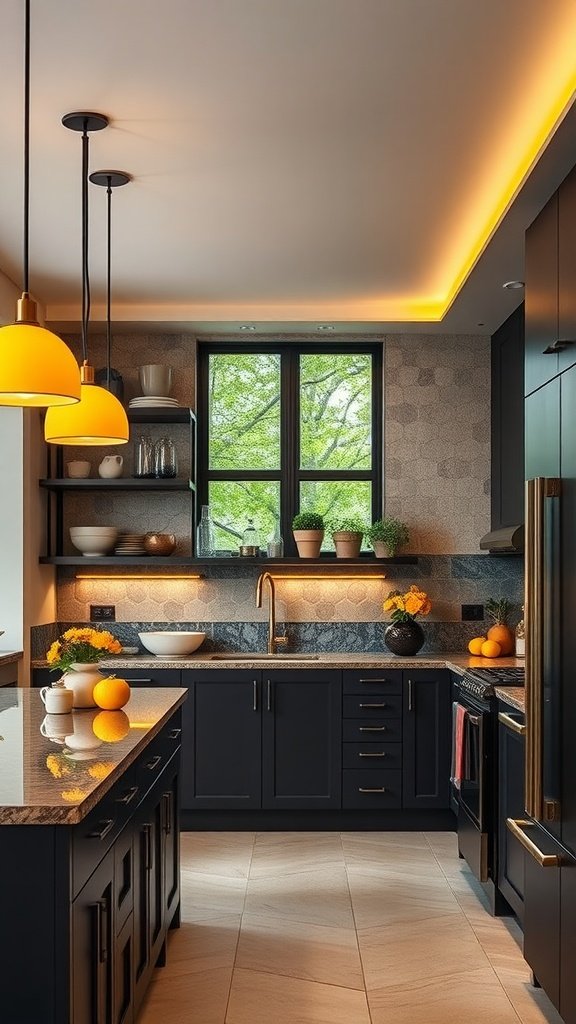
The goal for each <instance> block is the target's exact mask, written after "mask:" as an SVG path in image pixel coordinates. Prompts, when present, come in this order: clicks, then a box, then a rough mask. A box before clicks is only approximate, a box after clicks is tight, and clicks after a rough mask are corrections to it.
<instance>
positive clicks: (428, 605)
mask: <svg viewBox="0 0 576 1024" xmlns="http://www.w3.org/2000/svg"><path fill="white" fill-rule="evenodd" d="M383 607H384V611H385V612H391V613H392V614H391V616H390V618H391V619H392V622H391V623H390V625H389V626H388V627H387V629H386V632H385V633H384V643H385V644H386V647H387V648H388V650H389V651H392V653H393V654H399V655H403V656H405V657H406V656H409V655H414V654H417V653H418V651H419V650H420V648H421V647H422V646H423V644H424V639H425V637H424V633H423V631H422V627H421V626H420V623H418V622H416V616H417V615H429V613H430V611H431V610H432V602H431V600H430V598H429V597H428V595H427V594H425V593H424V591H423V590H420V588H419V587H417V586H415V585H414V584H412V586H411V587H410V590H407V591H406V593H405V594H402V593H401V592H400V591H399V590H391V591H390V593H389V594H388V597H387V598H386V600H385V601H384V606H383Z"/></svg>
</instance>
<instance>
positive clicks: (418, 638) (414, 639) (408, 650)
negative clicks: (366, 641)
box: [384, 619, 425, 658]
mask: <svg viewBox="0 0 576 1024" xmlns="http://www.w3.org/2000/svg"><path fill="white" fill-rule="evenodd" d="M424 639H425V637H424V632H423V630H422V626H421V625H420V623H419V622H415V621H414V619H412V620H411V621H410V622H392V623H391V624H390V625H389V626H387V627H386V631H385V633H384V643H385V644H386V647H387V648H388V650H389V651H392V654H399V655H400V656H401V657H404V658H408V657H411V656H412V655H414V654H418V651H419V650H420V648H421V647H422V646H423V644H424Z"/></svg>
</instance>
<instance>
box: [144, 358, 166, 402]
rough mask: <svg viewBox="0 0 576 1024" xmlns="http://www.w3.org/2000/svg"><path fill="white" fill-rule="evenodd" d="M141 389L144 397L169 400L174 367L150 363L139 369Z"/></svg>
mask: <svg viewBox="0 0 576 1024" xmlns="http://www.w3.org/2000/svg"><path fill="white" fill-rule="evenodd" d="M139 376H140V387H141V388H142V394H143V395H150V396H152V395H153V396H154V397H155V398H167V397H168V395H169V394H170V391H171V390H172V367H171V366H163V365H161V364H160V363H149V364H148V366H141V367H140V368H139Z"/></svg>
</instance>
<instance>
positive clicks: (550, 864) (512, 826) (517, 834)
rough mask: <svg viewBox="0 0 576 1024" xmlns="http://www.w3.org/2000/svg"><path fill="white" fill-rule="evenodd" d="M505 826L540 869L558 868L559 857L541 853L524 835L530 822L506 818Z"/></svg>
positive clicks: (553, 854)
mask: <svg viewBox="0 0 576 1024" xmlns="http://www.w3.org/2000/svg"><path fill="white" fill-rule="evenodd" d="M506 825H507V827H508V829H509V830H510V832H511V833H512V835H513V836H514V838H515V839H517V840H518V842H519V843H521V845H522V846H523V847H524V849H525V850H528V853H529V854H530V856H531V857H534V860H535V861H537V863H538V864H539V865H540V867H541V868H557V867H560V857H558V856H557V854H555V853H542V850H541V849H540V848H539V847H538V846H536V843H535V842H533V840H532V839H530V837H529V836H527V835H526V833H525V831H524V829H525V828H527V827H530V826H531V825H532V822H531V821H524V820H522V819H521V820H520V821H514V819H513V818H506Z"/></svg>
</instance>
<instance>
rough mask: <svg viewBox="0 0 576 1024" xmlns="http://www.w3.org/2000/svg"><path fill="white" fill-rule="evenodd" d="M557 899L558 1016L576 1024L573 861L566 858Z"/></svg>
mask: <svg viewBox="0 0 576 1024" xmlns="http://www.w3.org/2000/svg"><path fill="white" fill-rule="evenodd" d="M560 896H561V905H562V914H561V931H560V951H561V952H560V1013H561V1014H562V1019H563V1020H564V1021H565V1024H576V973H575V971H574V964H575V963H576V861H575V860H572V859H571V858H570V859H569V858H568V857H566V858H565V860H564V862H563V864H562V867H561V869H560Z"/></svg>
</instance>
